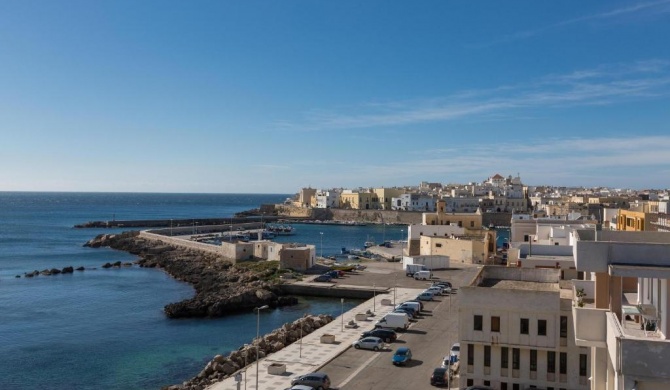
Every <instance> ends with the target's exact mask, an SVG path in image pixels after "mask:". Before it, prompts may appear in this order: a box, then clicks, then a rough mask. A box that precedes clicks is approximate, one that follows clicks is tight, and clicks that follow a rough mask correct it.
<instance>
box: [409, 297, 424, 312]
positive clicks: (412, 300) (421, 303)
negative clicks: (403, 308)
mask: <svg viewBox="0 0 670 390" xmlns="http://www.w3.org/2000/svg"><path fill="white" fill-rule="evenodd" d="M405 302H416V303H418V304H419V310H423V302H421V301H420V300H418V299H410V300H409V301H405Z"/></svg>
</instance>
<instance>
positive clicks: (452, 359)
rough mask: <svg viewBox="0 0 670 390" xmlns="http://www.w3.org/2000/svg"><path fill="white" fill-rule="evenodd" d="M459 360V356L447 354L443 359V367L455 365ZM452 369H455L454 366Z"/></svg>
mask: <svg viewBox="0 0 670 390" xmlns="http://www.w3.org/2000/svg"><path fill="white" fill-rule="evenodd" d="M457 362H458V357H456V356H454V355H447V356H445V357H444V359H442V367H450V366H455V365H456V363H457ZM452 369H454V368H453V367H452Z"/></svg>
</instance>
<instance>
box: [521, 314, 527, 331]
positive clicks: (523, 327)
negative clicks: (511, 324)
mask: <svg viewBox="0 0 670 390" xmlns="http://www.w3.org/2000/svg"><path fill="white" fill-rule="evenodd" d="M520 328H521V334H528V318H522V319H521V324H520Z"/></svg>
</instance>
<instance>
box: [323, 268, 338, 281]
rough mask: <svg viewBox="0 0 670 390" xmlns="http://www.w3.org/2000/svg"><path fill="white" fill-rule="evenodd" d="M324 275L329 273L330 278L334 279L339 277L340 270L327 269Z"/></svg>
mask: <svg viewBox="0 0 670 390" xmlns="http://www.w3.org/2000/svg"><path fill="white" fill-rule="evenodd" d="M324 275H330V277H331V278H333V279H336V278H339V277H340V271H336V270H333V271H328V272H326V273H325V274H324Z"/></svg>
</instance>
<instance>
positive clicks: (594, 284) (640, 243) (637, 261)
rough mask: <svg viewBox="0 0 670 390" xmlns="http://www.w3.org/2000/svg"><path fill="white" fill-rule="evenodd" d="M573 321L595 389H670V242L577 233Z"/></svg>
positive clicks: (637, 235) (662, 237) (656, 235)
mask: <svg viewBox="0 0 670 390" xmlns="http://www.w3.org/2000/svg"><path fill="white" fill-rule="evenodd" d="M574 255H575V264H576V266H577V270H578V271H581V272H584V273H585V274H586V275H587V279H590V280H584V281H574V299H575V303H574V305H573V309H572V310H573V316H574V318H575V321H574V331H575V341H576V343H577V345H579V346H582V347H588V348H590V349H591V356H592V357H593V359H592V361H591V378H592V380H591V389H598V390H601V389H602V390H661V389H670V340H668V335H669V334H670V315H669V314H670V289H669V288H668V287H669V286H668V285H669V283H668V279H670V234H668V233H667V232H627V231H608V230H603V231H595V230H591V229H589V230H579V231H577V241H576V242H575V246H574Z"/></svg>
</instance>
